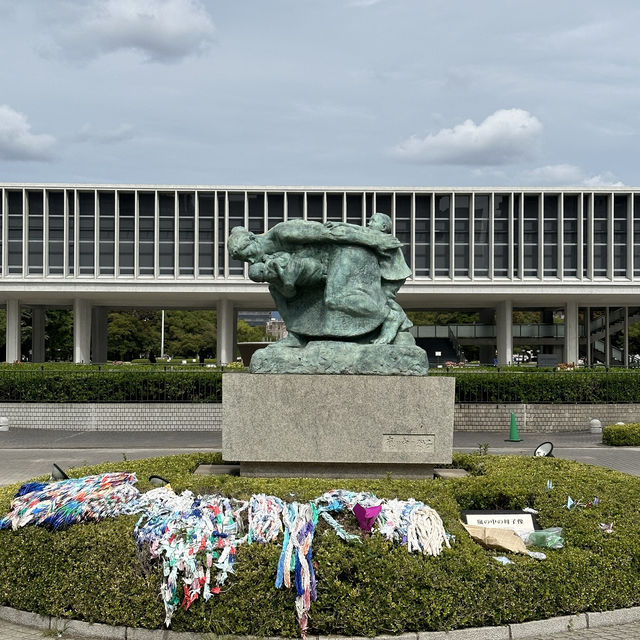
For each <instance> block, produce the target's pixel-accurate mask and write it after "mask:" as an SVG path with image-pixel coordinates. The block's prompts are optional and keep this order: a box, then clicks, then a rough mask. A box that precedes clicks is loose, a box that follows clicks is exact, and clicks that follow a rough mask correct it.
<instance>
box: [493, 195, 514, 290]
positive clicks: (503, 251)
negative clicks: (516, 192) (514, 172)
mask: <svg viewBox="0 0 640 640" xmlns="http://www.w3.org/2000/svg"><path fill="white" fill-rule="evenodd" d="M517 210H518V209H517V208H515V211H517ZM516 220H517V215H515V214H514V236H513V237H514V245H515V246H517V244H516V241H515V239H516V238H517V237H518V236H517V226H516V224H517V223H516ZM515 253H516V252H515V251H514V254H515ZM493 275H494V277H496V278H506V277H507V276H508V275H509V196H508V195H500V194H496V195H495V196H494V198H493Z"/></svg>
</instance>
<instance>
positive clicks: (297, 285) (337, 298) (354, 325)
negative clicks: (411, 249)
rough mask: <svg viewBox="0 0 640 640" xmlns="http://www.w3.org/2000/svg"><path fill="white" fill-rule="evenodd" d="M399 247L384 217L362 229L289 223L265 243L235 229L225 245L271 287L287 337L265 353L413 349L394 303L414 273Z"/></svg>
mask: <svg viewBox="0 0 640 640" xmlns="http://www.w3.org/2000/svg"><path fill="white" fill-rule="evenodd" d="M401 247H402V244H401V243H400V242H399V241H398V240H397V239H396V238H395V237H393V236H392V235H391V219H390V218H389V216H387V215H385V214H382V213H374V214H373V215H372V216H371V219H370V221H369V224H368V226H367V227H361V226H358V225H353V224H347V223H342V222H327V223H326V224H322V223H319V222H312V221H304V220H291V221H288V222H282V223H280V224H277V225H275V226H274V227H273V228H272V229H270V230H269V231H267V232H266V233H264V234H262V235H255V234H253V233H251V232H250V231H248V230H247V229H245V228H244V227H235V228H234V229H233V230H232V231H231V234H230V236H229V241H228V248H229V253H230V254H231V256H232V257H233V258H235V259H238V260H243V261H246V262H248V263H249V265H250V266H249V277H250V278H251V279H252V280H254V281H255V282H267V283H269V291H270V292H271V295H272V297H273V299H274V301H275V303H276V307H277V309H278V311H279V312H280V315H281V316H282V319H283V320H284V322H285V324H286V326H287V331H288V336H287V337H286V338H283V339H282V340H280V341H278V342H277V343H274V345H272V346H270V347H268V348H267V350H272V349H282V348H285V347H294V348H304V347H306V346H307V345H310V346H312V347H313V345H314V343H315V342H317V341H333V342H341V343H350V344H351V345H393V346H397V347H411V346H412V347H413V349H418V347H415V341H414V339H413V336H412V335H411V334H410V333H409V331H408V329H409V327H410V326H411V322H410V321H409V319H408V318H407V316H406V314H405V312H404V311H403V310H402V308H401V307H400V305H399V304H398V303H397V302H396V300H395V298H396V295H397V293H398V289H399V288H400V287H401V286H402V284H403V283H404V281H405V280H406V278H407V277H408V276H409V275H410V273H411V271H410V269H409V267H408V266H407V264H406V262H405V260H404V256H403V254H402V249H401ZM343 350H344V348H343ZM419 351H420V352H421V355H420V357H422V355H424V357H425V362H426V354H424V352H423V351H422V350H419ZM260 357H261V358H266V357H267V356H263V355H261V356H260ZM282 357H289V356H282ZM292 357H293V356H292ZM296 357H297V358H299V357H300V354H297V356H296ZM254 359H255V358H254ZM253 368H254V366H253V360H252V370H253ZM319 372H320V371H319Z"/></svg>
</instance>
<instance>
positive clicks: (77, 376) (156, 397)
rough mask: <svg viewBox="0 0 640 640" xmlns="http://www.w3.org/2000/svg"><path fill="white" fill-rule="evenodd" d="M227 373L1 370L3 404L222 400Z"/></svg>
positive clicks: (116, 369)
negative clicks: (223, 380) (223, 384)
mask: <svg viewBox="0 0 640 640" xmlns="http://www.w3.org/2000/svg"><path fill="white" fill-rule="evenodd" d="M221 396H222V374H221V373H220V372H219V371H216V370H212V369H203V368H193V369H189V370H184V369H181V370H176V371H174V370H171V369H168V370H166V371H165V370H163V369H162V368H160V367H142V366H141V367H140V368H137V367H136V368H133V367H127V368H123V367H119V366H114V367H104V368H98V367H82V366H77V367H74V368H63V369H52V368H45V367H43V368H41V369H37V368H32V367H25V368H22V367H14V368H0V402H220V400H221Z"/></svg>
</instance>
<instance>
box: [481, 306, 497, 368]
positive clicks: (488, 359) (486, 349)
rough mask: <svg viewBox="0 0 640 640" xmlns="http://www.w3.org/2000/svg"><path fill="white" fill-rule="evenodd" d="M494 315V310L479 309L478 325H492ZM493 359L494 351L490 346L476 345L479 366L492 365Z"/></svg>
mask: <svg viewBox="0 0 640 640" xmlns="http://www.w3.org/2000/svg"><path fill="white" fill-rule="evenodd" d="M495 314H496V312H495V309H480V313H479V314H478V322H479V323H480V324H493V321H494V318H495ZM495 357H496V350H495V347H494V346H493V345H492V344H481V345H478V359H479V360H480V363H481V364H493V361H494V359H495Z"/></svg>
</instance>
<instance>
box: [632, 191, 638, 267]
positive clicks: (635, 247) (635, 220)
mask: <svg viewBox="0 0 640 640" xmlns="http://www.w3.org/2000/svg"><path fill="white" fill-rule="evenodd" d="M633 275H634V276H640V195H634V196H633Z"/></svg>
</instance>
